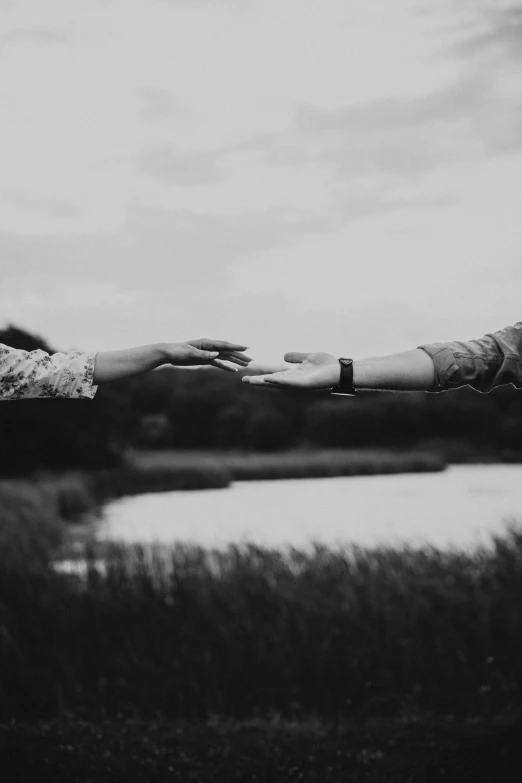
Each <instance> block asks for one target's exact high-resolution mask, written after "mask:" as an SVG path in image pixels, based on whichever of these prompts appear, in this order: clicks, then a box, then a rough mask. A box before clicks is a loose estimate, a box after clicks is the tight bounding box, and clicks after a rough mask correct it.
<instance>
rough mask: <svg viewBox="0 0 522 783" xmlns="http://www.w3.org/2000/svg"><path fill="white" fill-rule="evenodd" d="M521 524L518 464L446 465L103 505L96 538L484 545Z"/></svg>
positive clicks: (212, 544)
mask: <svg viewBox="0 0 522 783" xmlns="http://www.w3.org/2000/svg"><path fill="white" fill-rule="evenodd" d="M508 520H512V521H516V522H517V523H518V524H520V525H521V526H522V465H465V466H453V467H450V468H448V469H447V470H446V471H443V472H440V473H415V474H402V475H385V476H357V477H348V478H326V479H295V480H278V481H249V482H238V483H236V484H234V485H233V486H232V487H231V488H228V489H220V490H203V491H190V492H164V493H154V494H146V495H138V496H135V497H127V498H123V499H120V500H117V501H114V502H112V503H110V504H109V505H108V506H107V507H106V509H105V512H104V517H103V520H102V521H101V522H100V523H99V525H98V527H97V534H96V537H97V538H99V539H115V540H123V541H126V542H159V543H163V544H172V543H174V542H176V541H181V542H192V543H196V544H200V545H203V546H206V547H220V548H221V547H224V546H226V545H227V544H229V543H231V542H234V543H241V542H245V541H251V542H255V543H257V544H262V545H265V546H271V547H280V546H285V545H288V544H290V545H293V546H296V547H308V546H309V545H310V544H311V542H313V541H318V542H321V543H324V544H328V545H333V546H335V545H337V544H343V543H355V544H359V545H363V546H374V545H378V544H399V543H401V542H407V543H409V544H414V545H418V544H423V543H429V544H434V545H436V546H441V547H448V546H453V545H456V546H459V547H466V548H469V547H472V546H474V545H476V544H480V543H482V544H487V543H488V542H489V541H490V539H491V534H492V533H501V532H502V531H503V530H505V527H506V521H508Z"/></svg>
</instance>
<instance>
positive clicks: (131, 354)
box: [93, 343, 168, 386]
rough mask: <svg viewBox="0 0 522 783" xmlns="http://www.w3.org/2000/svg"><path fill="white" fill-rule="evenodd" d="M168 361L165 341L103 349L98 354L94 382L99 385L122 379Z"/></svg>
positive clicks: (147, 370)
mask: <svg viewBox="0 0 522 783" xmlns="http://www.w3.org/2000/svg"><path fill="white" fill-rule="evenodd" d="M167 361H168V356H167V351H166V348H165V345H164V344H163V343H155V344H154V345H140V346H138V347H136V348H125V349H124V350H121V351H102V352H100V353H97V354H96V362H95V365H94V378H93V383H94V384H95V385H96V386H99V385H100V384H103V383H110V382H111V381H120V380H123V379H124V378H130V377H131V376H133V375H139V374H140V373H145V372H149V371H150V370H154V369H156V367H160V366H161V365H162V364H165V363H166V362H167Z"/></svg>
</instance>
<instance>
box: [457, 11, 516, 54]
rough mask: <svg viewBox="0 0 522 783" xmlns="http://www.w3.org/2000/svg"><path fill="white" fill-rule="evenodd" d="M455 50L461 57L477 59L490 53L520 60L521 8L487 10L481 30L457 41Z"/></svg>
mask: <svg viewBox="0 0 522 783" xmlns="http://www.w3.org/2000/svg"><path fill="white" fill-rule="evenodd" d="M456 50H457V51H458V52H459V53H460V54H461V55H463V56H466V57H469V55H474V56H475V57H477V58H481V57H484V56H485V55H489V54H491V53H492V52H493V53H497V54H500V55H503V56H507V57H509V58H513V59H515V60H520V59H522V7H521V6H520V4H519V3H517V5H512V6H508V7H507V8H501V9H498V8H496V9H493V10H491V8H489V9H487V10H486V12H485V13H484V14H483V24H482V27H481V30H480V31H478V32H476V33H475V34H473V35H471V36H468V37H466V38H465V40H463V41H459V43H458V45H457V47H456Z"/></svg>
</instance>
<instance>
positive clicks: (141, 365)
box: [0, 339, 250, 400]
mask: <svg viewBox="0 0 522 783" xmlns="http://www.w3.org/2000/svg"><path fill="white" fill-rule="evenodd" d="M244 350H246V349H245V346H244V345H237V344H236V343H227V342H224V341H223V340H207V339H201V340H191V341H190V342H186V343H158V344H156V345H143V346H140V347H138V348H127V349H125V350H122V351H103V352H100V353H97V354H95V353H81V352H79V351H68V352H65V353H55V354H52V355H50V354H49V353H46V352H45V351H43V350H36V351H23V350H19V349H16V348H11V347H10V346H8V345H0V400H22V399H30V398H32V397H69V398H73V399H74V398H76V399H79V398H87V399H92V398H93V397H94V395H95V393H96V387H97V386H98V385H99V384H101V383H109V382H110V381H118V380H121V379H123V378H129V377H130V376H132V375H138V374H139V373H144V372H148V371H149V370H153V369H155V368H156V367H160V366H161V365H163V364H172V365H175V366H178V367H186V366H191V365H192V366H194V365H196V366H197V365H203V364H206V365H208V364H210V365H213V366H214V367H219V368H220V369H222V370H228V371H229V372H235V371H236V370H237V369H238V368H239V367H241V368H244V367H246V366H248V364H249V362H250V358H249V357H248V356H246V355H245V354H244V353H243V351H244Z"/></svg>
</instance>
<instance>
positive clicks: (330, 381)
mask: <svg viewBox="0 0 522 783" xmlns="http://www.w3.org/2000/svg"><path fill="white" fill-rule="evenodd" d="M285 361H287V362H289V363H290V364H291V365H292V366H291V367H290V368H289V369H287V370H283V371H280V372H275V373H264V374H262V375H257V376H256V375H249V374H248V375H245V376H244V377H243V381H244V382H245V383H250V384H252V385H253V386H272V387H279V388H301V389H304V390H309V391H321V390H328V389H331V388H333V387H334V386H337V384H338V383H339V376H340V365H339V361H338V360H337V358H336V357H335V356H332V355H331V354H328V353H309V354H305V353H287V354H285ZM252 369H254V368H252ZM247 372H248V373H249V372H251V370H247ZM434 382H435V369H434V365H433V361H432V359H431V358H430V357H429V356H428V354H427V353H425V352H424V351H423V350H420V349H418V348H417V349H415V350H413V351H404V352H403V353H397V354H393V355H391V356H381V357H372V358H369V359H360V360H357V361H354V364H353V384H354V386H355V388H356V389H388V390H396V391H401V390H402V391H415V390H421V391H422V390H424V391H426V390H429V389H431V388H432V386H433V384H434Z"/></svg>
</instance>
